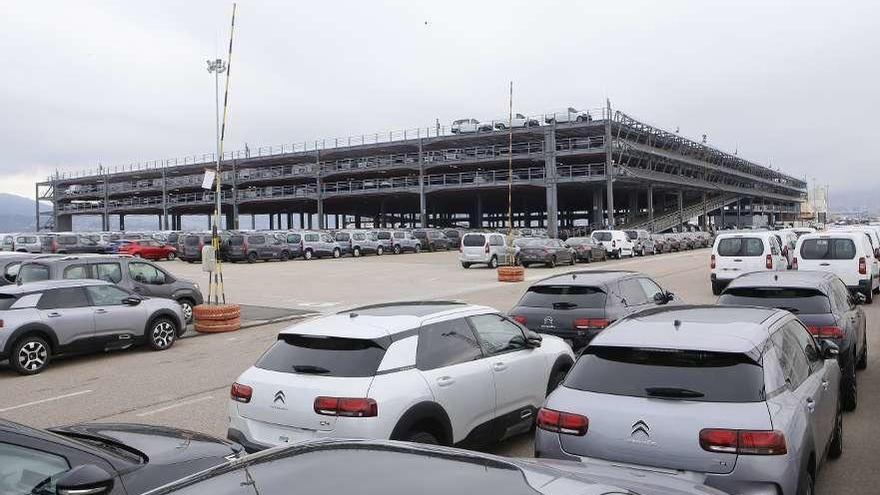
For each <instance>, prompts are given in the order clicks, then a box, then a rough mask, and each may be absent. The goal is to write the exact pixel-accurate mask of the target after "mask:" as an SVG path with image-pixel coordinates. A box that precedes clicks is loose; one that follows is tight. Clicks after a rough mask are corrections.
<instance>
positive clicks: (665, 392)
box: [645, 387, 705, 399]
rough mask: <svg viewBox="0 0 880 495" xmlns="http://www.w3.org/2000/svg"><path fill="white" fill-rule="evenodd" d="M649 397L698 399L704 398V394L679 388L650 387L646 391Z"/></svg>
mask: <svg viewBox="0 0 880 495" xmlns="http://www.w3.org/2000/svg"><path fill="white" fill-rule="evenodd" d="M645 393H647V394H648V397H670V398H676V399H696V398H699V397H703V396H704V395H705V394H704V393H703V392H697V391H696V390H690V389H686V388H678V387H648V388H646V389H645Z"/></svg>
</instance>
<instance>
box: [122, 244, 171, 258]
mask: <svg viewBox="0 0 880 495" xmlns="http://www.w3.org/2000/svg"><path fill="white" fill-rule="evenodd" d="M115 242H118V243H120V244H119V245H118V247H117V248H116V252H117V253H119V254H130V255H132V256H134V257H135V258H144V259H148V260H156V261H158V260H173V259H175V258H176V257H177V248H176V247H174V246H169V245H168V244H165V243H160V242H158V241H153V240H146V241H145V240H141V241H128V242H126V241H115Z"/></svg>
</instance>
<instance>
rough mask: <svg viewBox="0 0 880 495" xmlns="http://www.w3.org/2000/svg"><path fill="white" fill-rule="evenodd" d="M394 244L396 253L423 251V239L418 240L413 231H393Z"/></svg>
mask: <svg viewBox="0 0 880 495" xmlns="http://www.w3.org/2000/svg"><path fill="white" fill-rule="evenodd" d="M391 237H392V239H393V244H392V246H391V249H392V251H393V252H394V254H400V253H405V252H407V251H412V252H414V253H418V252H421V250H422V241H420V240H418V239H417V238H416V237H415V236H414V235H413V233H412V232H410V231H408V230H395V231H394V232H392V233H391Z"/></svg>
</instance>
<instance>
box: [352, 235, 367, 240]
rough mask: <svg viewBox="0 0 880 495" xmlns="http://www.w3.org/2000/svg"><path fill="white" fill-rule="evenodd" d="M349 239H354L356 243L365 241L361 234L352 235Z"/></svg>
mask: <svg viewBox="0 0 880 495" xmlns="http://www.w3.org/2000/svg"><path fill="white" fill-rule="evenodd" d="M351 237H352V239H354V240H356V241H363V240H365V239H366V238H367V236H365V235H364V234H362V233H357V234H354V235H352V236H351Z"/></svg>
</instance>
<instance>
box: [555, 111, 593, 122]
mask: <svg viewBox="0 0 880 495" xmlns="http://www.w3.org/2000/svg"><path fill="white" fill-rule="evenodd" d="M592 120H593V117H592V116H591V115H590V113H589V112H582V111H580V110H577V109H575V108H573V107H568V110H566V111H564V112H556V113H552V114H549V115H545V116H544V122H546V123H548V124H553V123H557V124H570V123H572V122H579V123H580V122H590V121H592Z"/></svg>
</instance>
